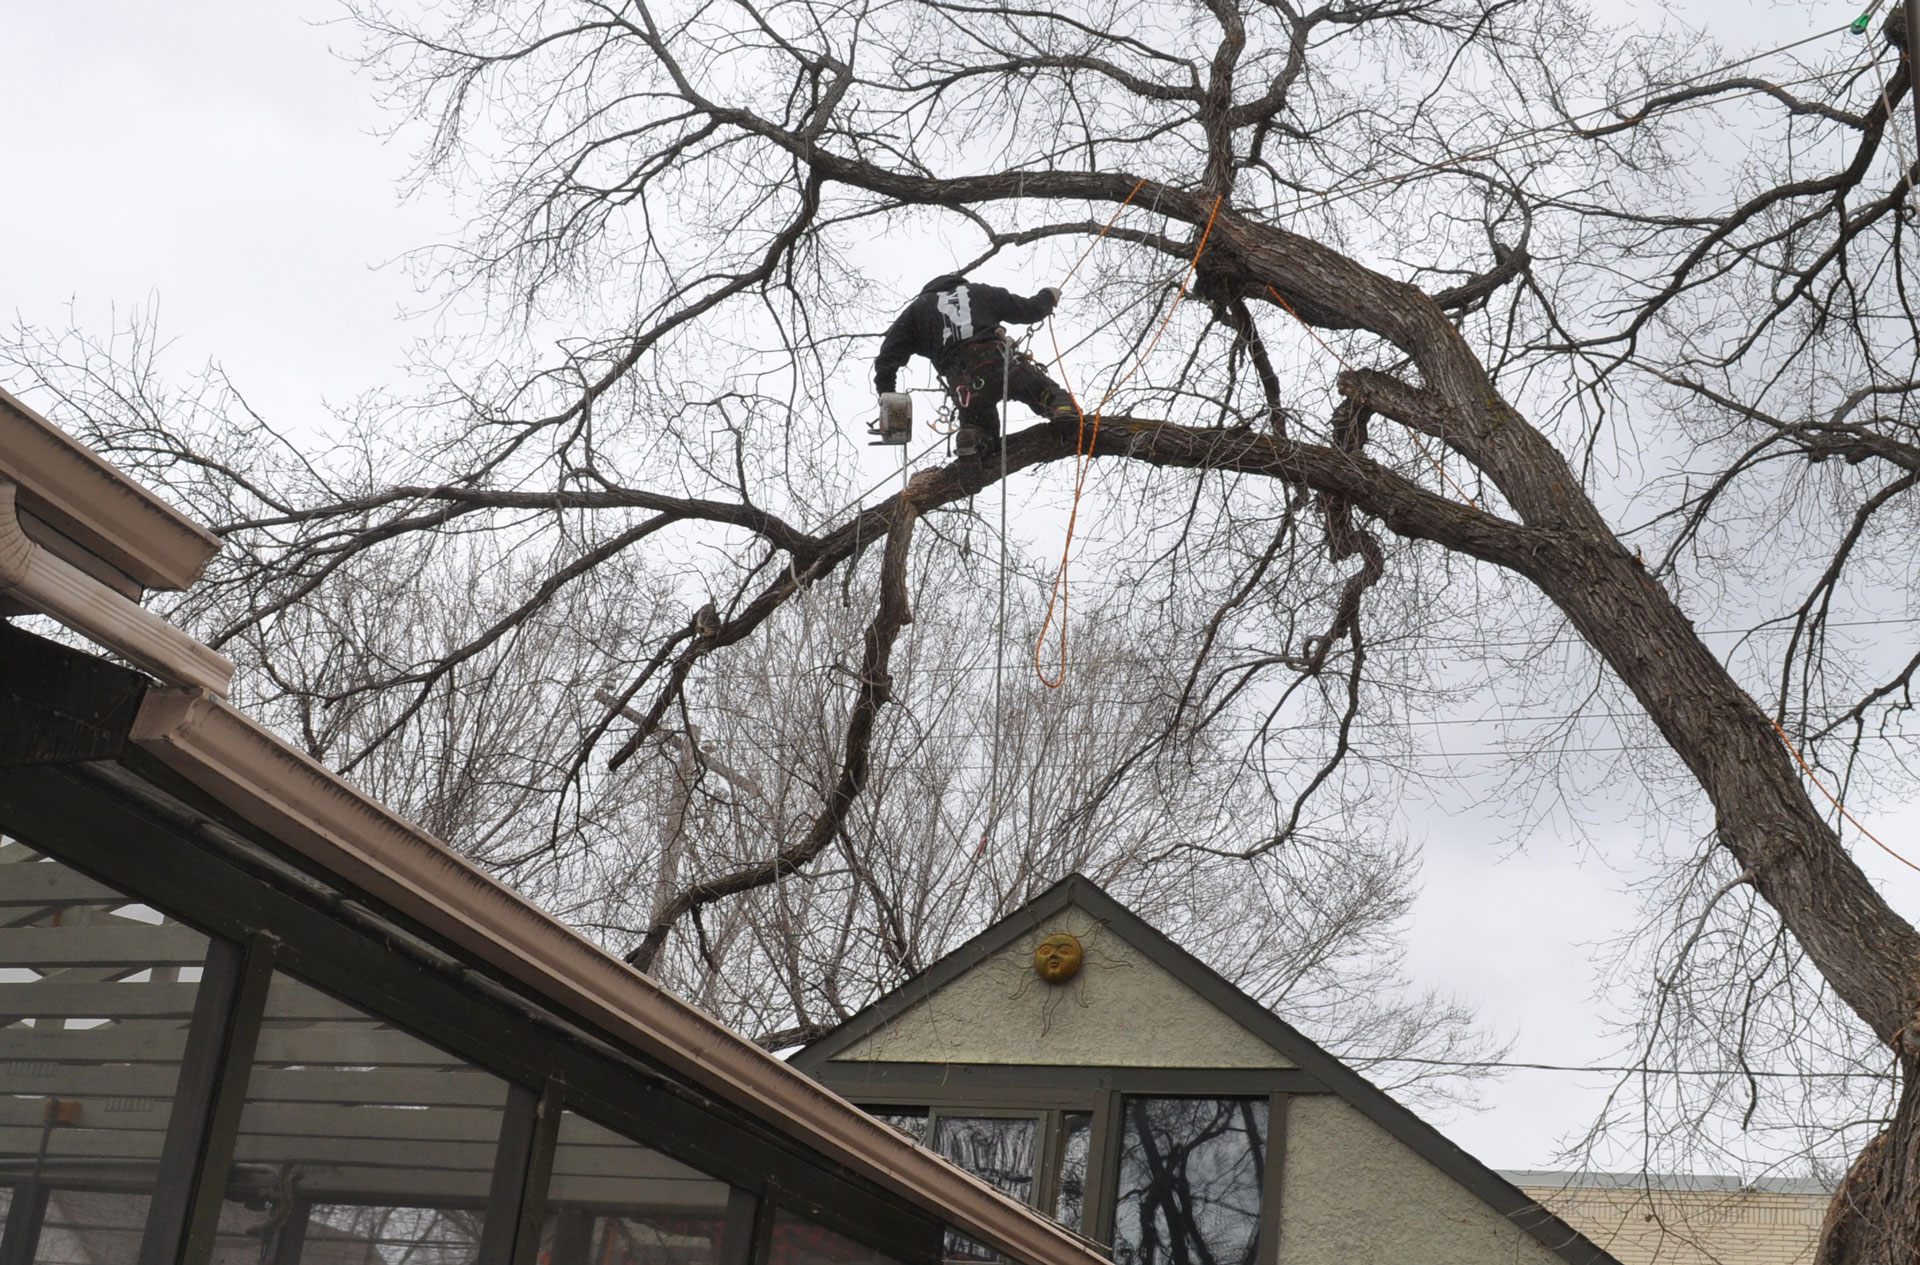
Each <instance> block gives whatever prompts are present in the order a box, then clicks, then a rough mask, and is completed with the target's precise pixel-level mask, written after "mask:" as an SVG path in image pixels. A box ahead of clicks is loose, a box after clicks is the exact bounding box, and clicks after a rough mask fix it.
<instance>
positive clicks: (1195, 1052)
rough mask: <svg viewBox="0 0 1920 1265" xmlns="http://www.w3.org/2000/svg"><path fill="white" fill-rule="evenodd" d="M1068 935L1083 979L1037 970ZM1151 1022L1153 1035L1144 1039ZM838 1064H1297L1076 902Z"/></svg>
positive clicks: (871, 1035) (854, 1047) (1039, 921)
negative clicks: (1057, 980) (1053, 978)
mask: <svg viewBox="0 0 1920 1265" xmlns="http://www.w3.org/2000/svg"><path fill="white" fill-rule="evenodd" d="M1062 931H1064V932H1067V933H1069V934H1071V935H1073V936H1075V937H1077V938H1078V939H1079V941H1080V944H1081V946H1082V949H1083V951H1084V953H1085V960H1084V964H1083V965H1082V967H1081V969H1080V972H1079V974H1077V975H1075V976H1074V977H1073V978H1072V979H1071V980H1068V981H1067V982H1066V983H1064V984H1049V983H1047V982H1046V981H1044V980H1042V979H1041V978H1040V977H1039V976H1038V975H1036V974H1035V973H1034V970H1033V950H1034V946H1035V945H1037V944H1038V943H1039V942H1040V941H1041V940H1042V939H1044V938H1045V937H1047V936H1050V935H1053V934H1054V933H1056V932H1062ZM1143 1019H1145V1020H1148V1021H1150V1022H1151V1023H1152V1025H1153V1027H1154V1030H1155V1033H1156V1036H1155V1039H1154V1040H1152V1041H1141V1040H1140V1039H1139V1025H1140V1023H1141V1022H1142V1021H1143ZM833 1059H834V1061H836V1062H890V1063H970V1064H984V1065H993V1064H1017V1065H1039V1064H1054V1065H1064V1066H1107V1067H1195V1068H1229V1067H1231V1068H1253V1067H1261V1068H1268V1067H1271V1068H1285V1067H1292V1066H1293V1063H1292V1062H1291V1061H1290V1060H1288V1059H1287V1058H1286V1057H1285V1056H1284V1055H1283V1054H1281V1053H1280V1051H1278V1050H1276V1049H1274V1048H1273V1046H1272V1045H1270V1044H1268V1043H1267V1042H1266V1041H1263V1040H1262V1039H1261V1038H1259V1037H1258V1036H1255V1035H1254V1034H1253V1033H1252V1032H1249V1031H1248V1030H1247V1029H1246V1028H1244V1027H1242V1026H1241V1025H1240V1024H1239V1023H1238V1022H1236V1021H1235V1020H1234V1019H1233V1018H1232V1017H1231V1016H1229V1015H1227V1014H1226V1013H1225V1012H1223V1011H1222V1010H1220V1009H1219V1008H1218V1007H1217V1006H1215V1005H1214V1004H1213V1003H1211V1002H1209V1001H1208V1000H1207V999H1206V998H1204V997H1202V996H1201V995H1200V994H1199V993H1197V992H1195V991H1194V990H1193V989H1192V988H1191V987H1189V986H1188V985H1187V984H1186V983H1184V982H1182V981H1181V980H1180V979H1179V978H1178V977H1177V976H1175V975H1174V974H1173V972H1171V971H1169V970H1167V969H1166V968H1165V967H1164V966H1162V965H1160V964H1159V963H1158V962H1156V961H1154V960H1153V959H1152V958H1151V957H1149V956H1148V955H1147V954H1145V953H1143V952H1142V951H1141V950H1140V948H1139V947H1138V946H1137V945H1134V944H1132V943H1130V942H1129V941H1128V940H1127V939H1126V938H1125V937H1124V936H1122V935H1120V934H1118V933H1116V932H1115V931H1113V930H1112V929H1110V928H1109V927H1108V925H1107V924H1106V923H1104V922H1103V921H1102V920H1101V919H1099V918H1098V917H1096V916H1094V915H1093V914H1091V913H1089V912H1087V911H1086V910H1084V909H1082V908H1080V907H1079V906H1077V905H1068V906H1066V907H1064V908H1061V909H1060V910H1059V911H1058V912H1056V913H1053V914H1051V915H1047V916H1042V917H1037V918H1035V919H1033V921H1032V925H1031V926H1030V927H1026V928H1022V929H1020V933H1019V934H1018V935H1016V936H1015V937H1013V938H1012V939H1011V940H1010V941H1009V942H1008V943H1006V944H1004V945H1001V946H1000V947H998V948H997V949H994V950H993V951H992V952H990V953H987V954H986V955H985V956H984V957H982V958H981V959H980V960H979V961H977V962H975V963H974V964H972V965H971V966H969V967H968V968H967V969H966V970H965V971H963V972H962V973H961V974H960V975H958V976H957V977H956V978H954V979H952V980H950V981H948V982H947V983H946V984H944V985H943V986H942V987H940V988H938V989H937V990H935V991H934V992H932V993H930V994H929V995H927V996H924V997H922V998H921V999H919V1000H918V1001H917V1002H915V1003H913V1004H911V1005H909V1006H907V1007H906V1008H905V1009H904V1010H902V1011H900V1012H899V1013H898V1014H897V1015H895V1016H894V1017H893V1018H892V1019H891V1020H890V1021H888V1022H886V1023H884V1024H882V1025H880V1026H878V1027H876V1028H874V1029H873V1030H872V1031H870V1032H868V1033H867V1034H866V1035H864V1036H862V1037H860V1038H859V1039H858V1040H856V1041H854V1042H853V1043H852V1044H851V1045H849V1046H848V1047H847V1048H845V1049H843V1050H841V1051H840V1052H839V1053H837V1054H835V1055H834V1056H833Z"/></svg>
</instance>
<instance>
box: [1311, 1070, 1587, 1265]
mask: <svg viewBox="0 0 1920 1265" xmlns="http://www.w3.org/2000/svg"><path fill="white" fill-rule="evenodd" d="M1282 1188H1283V1194H1282V1197H1281V1201H1280V1209H1281V1214H1280V1215H1281V1220H1280V1265H1356V1263H1357V1262H1372V1261H1380V1262H1387V1261H1392V1262H1404V1265H1566V1262H1565V1261H1563V1260H1561V1259H1560V1258H1559V1257H1558V1256H1555V1255H1554V1254H1553V1253H1552V1252H1549V1251H1548V1250H1547V1249H1546V1248H1544V1247H1542V1246H1541V1245H1540V1244H1539V1243H1538V1242H1536V1241H1535V1240H1534V1239H1532V1238H1531V1237H1529V1236H1528V1235H1527V1234H1526V1233H1525V1232H1524V1231H1523V1230H1521V1229H1520V1228H1519V1227H1518V1226H1515V1225H1514V1224H1513V1223H1512V1222H1510V1221H1508V1220H1506V1218H1504V1217H1502V1216H1501V1215H1500V1214H1499V1213H1497V1212H1495V1211H1494V1210H1493V1209H1492V1208H1489V1207H1487V1205H1486V1204H1484V1203H1482V1202H1480V1200H1479V1199H1478V1198H1476V1197H1475V1196H1474V1195H1473V1194H1471V1193H1470V1192H1468V1191H1467V1190H1466V1189H1465V1188H1464V1187H1462V1186H1460V1185H1458V1184H1457V1183H1456V1182H1454V1181H1453V1179H1452V1178H1450V1177H1448V1176H1447V1175H1446V1174H1444V1173H1442V1172H1441V1171H1440V1170H1439V1169H1437V1168H1434V1167H1433V1166H1432V1165H1430V1164H1428V1163H1427V1162H1426V1161H1425V1160H1423V1159H1421V1158H1420V1157H1419V1156H1418V1155H1415V1154H1414V1153H1413V1152H1412V1151H1411V1150H1409V1149H1407V1147H1406V1146H1405V1145H1403V1144H1402V1143H1401V1142H1400V1141H1399V1140H1398V1139H1397V1138H1395V1137H1394V1136H1393V1135H1392V1134H1390V1133H1388V1132H1387V1131H1386V1130H1384V1129H1382V1128H1380V1126H1378V1125H1376V1124H1374V1123H1373V1121H1371V1120H1369V1119H1367V1118H1366V1117H1365V1116H1363V1115H1361V1114H1360V1113H1359V1112H1358V1111H1356V1110H1354V1109H1353V1108H1352V1107H1350V1106H1348V1105H1347V1103H1346V1102H1345V1100H1343V1099H1340V1098H1335V1097H1333V1096H1331V1095H1325V1096H1319V1095H1316V1096H1313V1097H1305V1096H1302V1097H1298V1098H1294V1099H1293V1100H1292V1101H1291V1102H1290V1103H1289V1105H1288V1108H1287V1167H1286V1171H1285V1173H1284V1174H1283V1176H1282Z"/></svg>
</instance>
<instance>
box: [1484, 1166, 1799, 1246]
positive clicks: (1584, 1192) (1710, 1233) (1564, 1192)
mask: <svg viewBox="0 0 1920 1265" xmlns="http://www.w3.org/2000/svg"><path fill="white" fill-rule="evenodd" d="M1521 1189H1522V1190H1524V1191H1526V1192H1527V1193H1528V1194H1529V1195H1532V1196H1533V1197H1534V1198H1535V1199H1537V1200H1539V1201H1540V1202H1541V1203H1542V1204H1544V1205H1546V1206H1547V1207H1548V1208H1551V1209H1553V1211H1554V1213H1555V1214H1556V1215H1558V1216H1559V1217H1560V1219H1561V1220H1563V1221H1565V1222H1566V1223H1567V1224H1569V1225H1571V1226H1573V1227H1574V1228H1575V1229H1577V1230H1579V1231H1580V1232H1581V1233H1582V1234H1585V1235H1586V1236H1587V1237H1588V1238H1590V1239H1592V1240H1593V1241H1594V1242H1595V1243H1598V1244H1599V1245H1600V1246H1601V1247H1604V1248H1606V1249H1607V1250H1608V1251H1609V1252H1612V1253H1613V1255H1614V1256H1615V1257H1617V1258H1618V1259H1619V1260H1620V1261H1621V1262H1622V1265H1806V1263H1807V1262H1809V1261H1811V1260H1813V1253H1814V1248H1815V1247H1816V1246H1817V1245H1818V1240H1819V1237H1820V1224H1821V1221H1822V1220H1823V1219H1824V1218H1825V1216H1826V1211H1827V1204H1828V1202H1829V1201H1830V1200H1831V1198H1832V1197H1831V1196H1830V1195H1828V1194H1825V1193H1818V1194H1814V1193H1805V1194H1797V1193H1786V1192H1776V1191H1761V1190H1662V1189H1647V1188H1645V1187H1634V1186H1626V1187H1623V1188H1618V1189H1595V1188H1591V1187H1587V1188H1582V1187H1579V1186H1569V1187H1556V1186H1534V1185H1526V1186H1522V1187H1521Z"/></svg>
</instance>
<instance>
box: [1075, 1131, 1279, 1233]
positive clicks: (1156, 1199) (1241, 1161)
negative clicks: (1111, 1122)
mask: <svg viewBox="0 0 1920 1265" xmlns="http://www.w3.org/2000/svg"><path fill="white" fill-rule="evenodd" d="M1122 1114H1123V1115H1124V1118H1125V1125H1124V1128H1123V1130H1122V1134H1121V1146H1120V1174H1119V1195H1118V1203H1117V1204H1116V1208H1115V1216H1114V1225H1113V1259H1114V1260H1115V1261H1116V1262H1117V1263H1118V1265H1174V1263H1175V1262H1188V1261H1208V1262H1211V1263H1212V1265H1252V1262H1253V1257H1254V1250H1255V1248H1256V1246H1257V1242H1258V1238H1259V1232H1260V1188H1261V1186H1262V1185H1263V1184H1264V1181H1265V1174H1266V1134H1267V1103H1266V1100H1265V1099H1263V1098H1226V1099H1209V1098H1128V1099H1127V1100H1126V1102H1125V1105H1124V1107H1123V1113H1122Z"/></svg>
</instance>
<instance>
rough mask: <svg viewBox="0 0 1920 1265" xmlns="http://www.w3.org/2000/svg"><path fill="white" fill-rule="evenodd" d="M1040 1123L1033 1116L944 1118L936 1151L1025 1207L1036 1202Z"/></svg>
mask: <svg viewBox="0 0 1920 1265" xmlns="http://www.w3.org/2000/svg"><path fill="white" fill-rule="evenodd" d="M1039 1133H1040V1121H1039V1120H1038V1119H1036V1118H1035V1117H1032V1116H1019V1117H1014V1118H1012V1119H1000V1118H996V1117H992V1116H945V1115H943V1116H941V1117H940V1119H939V1122H938V1123H937V1124H936V1125H935V1126H934V1130H933V1149H934V1150H935V1151H937V1152H939V1153H940V1154H941V1155H942V1156H944V1157H945V1158H947V1159H950V1160H952V1161H953V1162H954V1163H955V1164H958V1165H959V1166H960V1167H961V1168H964V1169H966V1170H967V1171H968V1172H969V1173H972V1174H973V1175H974V1176H975V1177H978V1178H981V1179H982V1180H984V1181H986V1182H988V1183H990V1184H992V1185H994V1186H998V1187H999V1188H1000V1189H1001V1190H1004V1191H1006V1192H1007V1193H1008V1194H1009V1195H1012V1196H1013V1197H1014V1198H1015V1199H1018V1200H1020V1201H1022V1202H1023V1203H1032V1202H1033V1153H1034V1142H1035V1140H1036V1139H1037V1138H1038V1137H1039Z"/></svg>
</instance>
